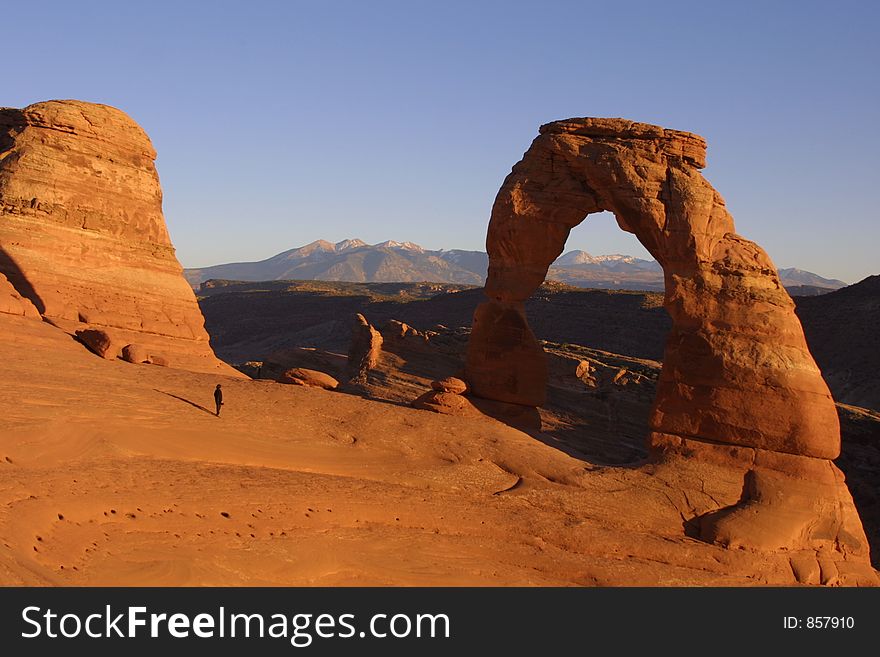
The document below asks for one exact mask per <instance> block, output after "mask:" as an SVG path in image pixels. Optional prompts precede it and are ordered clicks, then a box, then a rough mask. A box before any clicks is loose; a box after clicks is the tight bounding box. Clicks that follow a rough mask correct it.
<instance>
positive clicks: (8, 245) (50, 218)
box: [0, 100, 232, 374]
mask: <svg viewBox="0 0 880 657" xmlns="http://www.w3.org/2000/svg"><path fill="white" fill-rule="evenodd" d="M155 157H156V152H155V150H154V149H153V146H152V144H151V143H150V140H149V138H148V137H147V135H146V134H145V133H144V131H143V130H142V129H141V128H140V127H139V126H138V125H137V124H136V123H135V122H134V121H133V120H132V119H131V118H130V117H129V116H127V115H126V114H125V113H123V112H121V111H120V110H117V109H114V108H112V107H108V106H106V105H95V104H92V103H84V102H80V101H72V100H65V101H48V102H44V103H37V104H35V105H31V106H29V107H26V108H25V109H21V110H19V109H9V108H6V109H0V274H3V275H4V276H5V278H6V279H8V281H9V282H10V283H11V285H12V286H13V287H14V288H15V291H16V292H17V294H18V295H20V296H21V297H23V298H25V299H27V300H28V301H30V302H31V303H32V304H33V306H35V307H36V309H37V311H38V312H39V314H40V315H41V316H42V317H43V318H44V319H46V320H47V321H50V322H52V323H53V324H55V325H57V326H59V327H60V328H63V329H64V330H66V331H68V332H70V333H74V332H75V331H77V330H84V329H86V330H89V329H92V330H103V331H105V332H106V333H107V334H108V335H110V336H111V337H112V339H113V341H114V342H118V343H119V344H121V345H125V344H131V343H137V344H140V345H143V347H144V348H145V349H148V350H150V351H152V352H156V353H161V354H163V356H164V357H165V358H167V359H168V360H169V362H170V363H171V365H172V366H174V367H181V368H185V369H192V370H199V371H223V372H224V373H227V374H229V373H232V370H231V368H228V367H227V366H225V365H224V364H223V363H221V362H220V361H218V360H217V359H216V358H215V356H214V354H213V352H212V350H211V348H210V346H209V344H208V335H207V333H206V332H205V329H204V321H203V318H202V315H201V312H200V311H199V308H198V305H197V303H196V299H195V296H194V294H193V292H192V289H191V288H190V287H189V285H187V283H186V281H185V280H184V278H183V275H182V268H181V266H180V264H179V263H178V261H177V258H176V257H175V254H174V247H173V246H172V244H171V240H170V238H169V236H168V231H167V229H166V226H165V220H164V217H163V215H162V190H161V188H160V186H159V178H158V175H157V173H156V168H155V166H154V164H153V161H154V160H155Z"/></svg>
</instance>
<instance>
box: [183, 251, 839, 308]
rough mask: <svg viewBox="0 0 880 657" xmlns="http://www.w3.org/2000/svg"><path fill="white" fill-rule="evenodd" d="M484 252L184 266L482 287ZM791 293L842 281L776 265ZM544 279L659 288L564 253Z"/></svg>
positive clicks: (582, 254) (634, 264)
mask: <svg viewBox="0 0 880 657" xmlns="http://www.w3.org/2000/svg"><path fill="white" fill-rule="evenodd" d="M488 266H489V256H488V255H487V254H486V253H485V252H483V251H463V250H459V249H453V250H450V251H445V250H439V251H430V250H428V249H424V248H422V247H421V246H419V245H418V244H413V243H412V242H395V241H392V240H388V241H387V242H380V243H379V244H372V245H371V244H367V243H366V242H364V241H362V240H358V239H353V240H343V241H342V242H336V243H335V244H334V243H332V242H326V241H324V240H318V241H316V242H312V243H311V244H306V245H305V246H301V247H299V248H295V249H290V250H289V251H284V252H283V253H279V254H278V255H275V256H272V257H271V258H268V259H266V260H261V261H259V262H235V263H229V264H223V265H214V266H212V267H201V268H196V269H185V270H184V275H185V276H186V279H187V281H189V283H190V285H192V286H193V287H194V288H198V287H199V285H200V284H201V283H202V282H204V281H207V280H210V279H223V280H235V281H273V280H318V281H349V282H353V283H416V282H422V281H430V282H435V283H457V284H464V285H483V283H484V282H485V280H486V271H487V269H488ZM779 276H780V278H781V279H782V284H783V285H785V286H786V288H789V289H790V290H791V291H792V293H796V294H806V295H815V294H821V293H823V292H826V291H829V292H830V291H831V290H836V289H838V288H841V287H844V286H845V285H846V283H844V282H843V281H838V280H834V279H828V278H823V277H821V276H818V275H817V274H813V273H811V272H808V271H803V270H801V269H794V268H790V269H780V270H779ZM547 278H548V279H551V280H557V281H561V282H563V283H568V284H569V285H576V286H578V287H588V288H599V289H621V290H658V291H662V290H663V270H662V268H661V267H660V265H659V264H658V263H657V262H656V261H654V260H642V259H639V258H635V257H633V256H628V255H621V254H619V253H617V254H612V255H596V256H594V255H590V254H589V253H587V252H586V251H569V252H567V253H564V254H563V255H562V256H560V257H559V258H558V259H557V260H556V262H554V263H553V264H552V265H551V266H550V271H549V272H548V274H547Z"/></svg>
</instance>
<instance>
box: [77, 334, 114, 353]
mask: <svg viewBox="0 0 880 657" xmlns="http://www.w3.org/2000/svg"><path fill="white" fill-rule="evenodd" d="M75 335H76V338H77V340H79V341H80V342H82V343H83V344H84V345H85V346H86V347H88V348H89V351H91V352H92V353H94V354H97V355H98V356H100V357H101V358H106V359H107V360H114V359H115V358H116V357H117V356H119V343H118V342H115V341H114V340H113V338H111V337H110V335H109V334H108V333H107V331H104V330H102V329H80V330H79V331H77V332H76V334H75Z"/></svg>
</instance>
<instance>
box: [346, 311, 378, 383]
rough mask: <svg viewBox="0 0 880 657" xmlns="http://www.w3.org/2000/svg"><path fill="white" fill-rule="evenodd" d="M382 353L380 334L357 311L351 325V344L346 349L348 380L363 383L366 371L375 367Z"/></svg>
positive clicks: (365, 378) (365, 379)
mask: <svg viewBox="0 0 880 657" xmlns="http://www.w3.org/2000/svg"><path fill="white" fill-rule="evenodd" d="M381 355H382V334H381V333H379V331H377V330H376V329H375V328H373V326H372V325H371V324H370V323H369V322H368V321H367V318H366V317H364V316H363V315H361V314H360V313H358V314H357V315H355V318H354V323H353V325H352V333H351V346H350V347H349V350H348V377H349V382H350V383H354V384H363V383H366V381H367V372H369V371H370V370H371V369H373V368H374V367H376V363H378V362H379V356H381Z"/></svg>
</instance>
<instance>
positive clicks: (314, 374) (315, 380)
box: [278, 367, 339, 390]
mask: <svg viewBox="0 0 880 657" xmlns="http://www.w3.org/2000/svg"><path fill="white" fill-rule="evenodd" d="M278 383H287V384H290V385H297V386H309V387H312V388H324V389H325V390H336V388H338V387H339V381H337V380H336V379H334V378H333V377H332V376H330V375H329V374H325V373H324V372H319V371H317V370H307V369H305V368H303V367H294V368H292V369H289V370H287V371H286V372H284V373H283V374H282V375H281V376H279V377H278Z"/></svg>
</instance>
